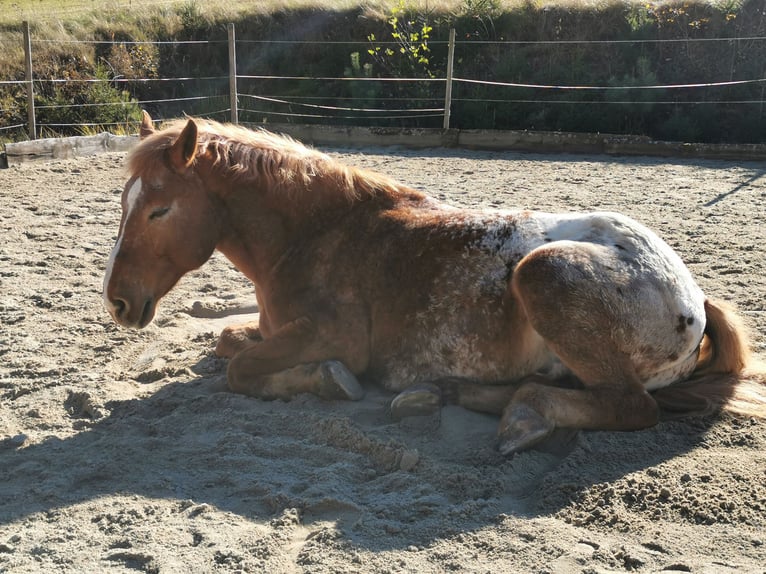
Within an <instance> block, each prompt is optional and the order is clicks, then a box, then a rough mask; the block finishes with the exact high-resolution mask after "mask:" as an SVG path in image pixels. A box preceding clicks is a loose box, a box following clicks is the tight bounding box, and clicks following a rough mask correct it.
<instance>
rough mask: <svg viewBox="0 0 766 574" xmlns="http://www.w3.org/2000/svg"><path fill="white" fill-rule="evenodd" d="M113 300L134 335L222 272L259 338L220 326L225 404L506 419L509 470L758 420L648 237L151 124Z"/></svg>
mask: <svg viewBox="0 0 766 574" xmlns="http://www.w3.org/2000/svg"><path fill="white" fill-rule="evenodd" d="M141 138H142V140H141V142H140V143H139V145H138V146H137V147H136V148H135V149H134V150H133V151H132V152H131V154H130V156H129V159H128V168H129V172H130V179H129V180H128V182H127V184H126V185H125V190H124V192H123V195H122V220H121V222H120V229H119V236H118V239H117V243H116V245H115V246H114V249H113V251H112V254H111V257H110V260H109V263H108V266H107V270H106V276H105V280H104V298H105V301H106V305H107V308H108V310H109V312H110V313H111V315H112V317H113V318H114V320H115V321H117V322H118V323H119V324H121V325H124V326H126V327H134V328H142V327H144V326H146V325H147V324H148V323H149V322H150V321H151V320H152V318H153V317H154V313H155V309H156V306H157V303H158V302H159V300H160V299H161V298H162V297H163V296H164V295H165V294H166V293H167V292H168V291H169V290H170V289H171V288H172V287H173V286H174V285H175V283H176V282H177V281H178V280H179V278H180V277H181V276H182V275H184V274H185V273H187V272H188V271H190V270H192V269H196V268H198V267H200V266H201V265H202V264H203V263H205V261H206V260H207V259H208V258H209V257H210V256H211V254H212V253H213V251H214V250H216V249H218V250H219V251H221V252H222V253H223V254H224V255H225V256H226V257H227V258H228V259H229V260H231V262H232V263H233V264H234V265H235V266H236V267H237V268H238V269H239V270H240V271H241V272H242V273H244V274H245V275H246V276H247V277H248V278H249V279H250V280H251V281H252V282H253V284H254V285H255V294H256V297H257V301H258V305H259V308H260V321H259V324H257V325H254V324H248V325H241V326H233V327H228V328H226V329H225V330H224V332H223V333H222V334H221V337H220V339H219V342H218V345H217V348H216V352H217V353H218V354H219V355H221V356H224V357H229V358H230V359H231V360H230V362H229V367H228V373H227V379H228V386H229V388H230V389H231V390H232V391H234V392H238V393H244V394H247V395H251V396H254V397H260V398H263V399H277V398H279V399H285V400H288V399H290V398H291V397H294V396H295V395H297V394H299V393H314V394H316V395H319V396H320V397H323V398H328V399H350V400H358V399H360V398H362V396H363V390H362V387H361V386H360V384H359V383H358V382H357V377H361V376H364V377H365V378H369V379H372V380H375V381H377V382H378V383H380V384H382V385H383V386H384V387H385V388H387V389H389V390H391V391H394V392H398V393H399V394H398V395H397V396H395V398H394V400H393V402H392V404H391V409H392V411H393V413H394V415H396V416H405V415H408V414H419V413H426V412H431V411H432V410H433V409H436V408H440V406H441V402H442V400H445V399H446V400H449V401H452V402H455V403H457V404H460V405H463V406H465V407H467V408H470V409H475V410H478V411H484V412H490V413H498V414H501V415H502V416H501V420H500V425H499V430H498V437H499V448H500V450H501V451H502V452H503V453H513V452H516V451H519V450H522V449H526V448H528V447H531V446H533V445H535V444H536V443H538V442H539V441H541V440H543V439H545V438H546V437H548V436H549V435H550V434H551V433H552V432H553V431H554V429H556V428H557V427H561V428H568V429H603V430H607V429H614V430H631V429H641V428H645V427H649V426H651V425H654V424H656V423H657V421H658V418H659V414H660V410H661V408H660V407H662V408H663V409H664V410H668V411H680V412H685V411H690V412H700V411H706V410H713V409H717V408H720V407H724V406H726V407H727V408H730V409H732V410H736V411H739V412H742V413H746V414H748V415H757V416H762V417H766V392H764V389H765V388H766V386H764V376H763V374H762V372H759V371H751V370H750V369H749V367H750V366H751V365H750V355H749V348H748V343H747V341H746V337H745V331H744V329H743V327H742V324H741V322H740V320H739V319H738V318H737V316H736V315H735V313H734V312H733V311H732V310H731V309H730V308H729V307H728V306H727V305H725V304H723V303H720V302H716V301H712V300H710V299H707V298H706V297H705V295H704V294H703V293H702V291H701V289H700V288H699V287H698V286H697V284H696V283H695V282H694V279H693V278H692V276H691V274H690V272H689V270H688V269H687V268H686V266H685V265H684V264H683V262H682V261H681V259H680V258H679V257H678V255H677V254H676V253H675V252H674V251H673V250H672V249H671V248H670V247H669V246H668V245H667V244H666V243H665V242H664V241H662V240H661V239H660V238H659V237H658V236H657V235H656V234H655V233H653V232H652V231H650V230H649V229H647V228H646V227H644V226H643V225H641V224H639V223H637V222H636V221H634V220H632V219H630V218H628V217H625V216H623V215H620V214H617V213H605V212H602V213H570V214H551V213H538V212H531V211H523V210H519V211H499V210H466V209H456V208H454V207H450V206H448V205H445V204H444V203H441V202H438V201H436V200H434V199H432V198H430V197H429V196H427V195H425V194H424V193H421V192H419V191H416V190H414V189H411V188H409V187H407V186H406V185H403V184H401V183H398V182H396V181H394V180H392V179H390V178H389V177H387V176H384V175H381V174H378V173H374V172H371V171H366V170H362V169H356V168H353V167H348V166H346V165H343V164H341V163H339V162H337V161H335V160H334V159H332V158H330V157H329V156H327V155H325V154H323V153H320V152H318V151H315V150H312V149H310V148H307V147H305V146H303V145H302V144H300V143H298V142H296V141H294V140H292V139H290V138H286V137H283V136H279V135H275V134H272V133H269V132H266V131H250V130H246V129H243V128H240V127H236V126H227V125H221V124H217V123H214V122H208V121H201V120H195V119H188V120H185V121H181V122H177V123H174V124H172V125H171V126H170V127H168V128H166V129H164V130H161V131H155V129H154V127H153V124H152V120H151V118H150V117H149V116H148V114H145V115H144V120H143V122H142V126H141Z"/></svg>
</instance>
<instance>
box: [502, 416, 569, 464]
mask: <svg viewBox="0 0 766 574" xmlns="http://www.w3.org/2000/svg"><path fill="white" fill-rule="evenodd" d="M555 428H556V427H555V426H554V425H553V424H552V423H551V422H549V421H548V420H546V419H545V418H543V417H542V416H540V415H539V414H538V413H537V411H535V410H534V409H532V408H530V407H528V406H526V405H523V404H515V405H510V406H509V407H508V408H507V409H506V410H505V412H504V413H503V418H502V420H501V421H500V429H499V430H498V432H497V449H498V450H499V451H500V453H501V454H504V455H506V456H507V455H511V454H514V453H517V452H519V451H522V450H526V449H528V448H530V447H532V446H534V445H536V444H537V443H539V442H541V441H543V440H544V439H546V438H547V437H549V436H550V435H551V434H552V433H553V430H554V429H555Z"/></svg>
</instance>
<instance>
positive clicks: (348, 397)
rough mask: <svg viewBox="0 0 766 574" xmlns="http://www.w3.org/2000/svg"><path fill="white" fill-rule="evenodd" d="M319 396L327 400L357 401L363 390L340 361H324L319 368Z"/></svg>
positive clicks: (360, 397) (362, 394)
mask: <svg viewBox="0 0 766 574" xmlns="http://www.w3.org/2000/svg"><path fill="white" fill-rule="evenodd" d="M319 374H320V378H319V393H318V394H319V396H320V397H321V398H323V399H328V400H345V401H359V400H361V399H362V398H364V389H363V388H362V385H360V384H359V381H357V380H356V377H355V376H354V374H353V373H352V372H351V371H349V370H348V369H347V368H346V365H344V364H343V363H341V362H340V361H325V362H324V363H322V364H321V366H320V368H319Z"/></svg>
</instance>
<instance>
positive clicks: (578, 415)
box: [498, 242, 672, 453]
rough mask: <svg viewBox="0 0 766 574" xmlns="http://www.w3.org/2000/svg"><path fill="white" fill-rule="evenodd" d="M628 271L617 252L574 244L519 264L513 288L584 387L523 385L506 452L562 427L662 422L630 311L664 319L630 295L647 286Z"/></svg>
mask: <svg viewBox="0 0 766 574" xmlns="http://www.w3.org/2000/svg"><path fill="white" fill-rule="evenodd" d="M628 270H629V269H628V268H627V264H626V263H625V262H623V261H621V260H620V259H619V257H618V255H616V254H615V253H614V252H613V251H611V250H610V249H608V248H606V247H602V246H595V245H588V244H579V243H573V242H557V244H550V246H546V247H544V248H538V249H537V250H535V251H533V252H532V253H531V254H530V255H528V256H527V257H526V258H525V259H523V260H522V261H521V263H520V264H519V265H518V266H517V268H516V270H515V271H514V278H513V285H512V288H513V290H514V293H515V295H516V296H517V297H518V299H519V301H520V302H521V304H522V306H523V308H524V310H525V312H526V315H527V318H528V320H529V321H530V323H531V324H532V326H533V328H534V329H535V330H536V331H537V332H538V333H539V334H540V335H541V336H542V337H543V338H544V339H545V341H546V343H547V345H548V346H549V348H550V349H551V350H552V351H553V352H554V353H555V354H556V355H557V356H558V357H559V359H560V360H561V362H562V363H563V364H564V365H565V366H566V367H567V368H568V369H569V370H570V371H571V372H572V373H574V375H575V376H576V377H577V378H578V379H579V380H580V381H581V382H582V384H583V387H584V388H582V389H568V388H556V387H553V386H549V385H541V384H538V383H528V384H525V385H522V387H521V388H519V390H518V391H517V392H516V393H515V394H514V395H513V398H512V399H511V402H510V403H509V404H508V406H507V407H506V409H505V410H504V413H503V416H502V419H501V423H500V428H499V431H498V434H499V448H500V450H501V451H502V452H504V453H511V452H516V451H518V450H522V449H524V448H528V447H530V446H532V445H534V444H535V443H537V442H539V441H540V440H542V439H544V438H546V437H547V436H548V435H550V433H552V432H553V430H554V428H556V427H567V428H574V429H602V430H634V429H640V428H646V427H649V426H652V425H654V424H656V423H657V420H658V408H657V404H656V403H655V401H654V399H653V398H652V397H651V396H650V395H649V394H648V393H647V392H646V390H645V389H644V387H643V385H642V383H641V380H640V377H639V375H638V373H637V371H636V364H635V361H636V358H635V356H634V355H632V353H633V352H634V351H635V346H637V345H638V344H640V343H641V341H639V340H637V339H638V338H639V337H638V335H636V334H635V333H634V332H633V331H634V330H635V326H636V325H635V320H633V322H632V317H631V316H630V314H634V315H635V314H636V313H644V314H647V313H658V314H659V315H658V316H660V317H664V315H662V314H661V312H660V311H658V310H657V309H652V308H642V307H641V306H640V305H639V306H637V302H640V301H641V297H640V294H639V295H636V294H635V293H633V294H630V293H629V292H630V290H631V289H633V290H637V289H640V288H641V286H640V285H634V284H632V283H630V281H631V279H630V274H629V273H627V272H626V271H628ZM625 295H627V299H624V297H625ZM660 327H661V325H660ZM671 327H672V325H671ZM653 342H654V341H647V344H649V345H650V346H651V344H652V343H653ZM631 345H633V347H631Z"/></svg>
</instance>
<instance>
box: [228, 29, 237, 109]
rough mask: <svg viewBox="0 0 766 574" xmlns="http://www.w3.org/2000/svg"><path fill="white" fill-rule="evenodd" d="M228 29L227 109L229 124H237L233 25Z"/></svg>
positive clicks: (235, 56) (235, 50) (235, 58)
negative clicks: (229, 118)
mask: <svg viewBox="0 0 766 574" xmlns="http://www.w3.org/2000/svg"><path fill="white" fill-rule="evenodd" d="M228 28H229V107H230V108H231V123H233V124H238V123H239V110H238V109H237V47H236V44H235V37H234V23H233V22H232V23H231V24H229V26H228Z"/></svg>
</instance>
